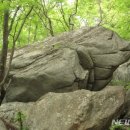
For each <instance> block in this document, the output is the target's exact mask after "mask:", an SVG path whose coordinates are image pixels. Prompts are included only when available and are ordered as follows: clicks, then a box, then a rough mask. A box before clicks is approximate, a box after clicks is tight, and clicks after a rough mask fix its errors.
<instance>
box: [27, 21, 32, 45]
mask: <svg viewBox="0 0 130 130" xmlns="http://www.w3.org/2000/svg"><path fill="white" fill-rule="evenodd" d="M30 33H31V20H30V21H29V29H28V44H29V43H30Z"/></svg>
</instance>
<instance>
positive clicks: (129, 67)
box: [113, 60, 130, 84]
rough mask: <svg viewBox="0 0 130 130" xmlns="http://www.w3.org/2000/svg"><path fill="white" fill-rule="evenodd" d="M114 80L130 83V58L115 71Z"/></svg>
mask: <svg viewBox="0 0 130 130" xmlns="http://www.w3.org/2000/svg"><path fill="white" fill-rule="evenodd" d="M113 81H120V82H124V84H125V83H126V84H127V83H128V82H129V83H130V60H129V61H128V62H126V63H124V64H122V65H120V66H119V68H118V69H117V70H116V71H115V72H114V74H113Z"/></svg>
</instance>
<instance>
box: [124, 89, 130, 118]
mask: <svg viewBox="0 0 130 130" xmlns="http://www.w3.org/2000/svg"><path fill="white" fill-rule="evenodd" d="M125 102H126V103H125V111H124V118H130V90H128V91H127V93H126V98H125Z"/></svg>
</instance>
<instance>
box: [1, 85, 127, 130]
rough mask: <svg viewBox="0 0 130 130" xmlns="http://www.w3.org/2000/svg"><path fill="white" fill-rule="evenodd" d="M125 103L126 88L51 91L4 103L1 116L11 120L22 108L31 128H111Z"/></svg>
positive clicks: (93, 129) (85, 129) (77, 129)
mask: <svg viewBox="0 0 130 130" xmlns="http://www.w3.org/2000/svg"><path fill="white" fill-rule="evenodd" d="M124 103H125V91H124V89H123V88H122V87H106V88H105V89H103V90H101V91H99V92H93V91H89V90H77V91H74V92H69V93H52V92H50V93H48V94H46V95H44V96H43V97H41V98H40V99H39V100H38V101H37V102H35V103H18V102H14V103H5V104H3V105H2V106H1V107H0V117H1V118H4V119H5V120H6V121H8V122H9V121H11V120H12V119H13V118H14V117H15V115H16V113H17V112H18V111H20V112H22V113H23V114H24V115H25V116H26V119H24V120H23V124H24V127H27V128H29V130H107V129H108V127H109V126H110V124H111V121H112V119H114V118H116V117H118V116H119V115H120V114H121V112H122V110H123V105H124ZM12 123H13V122H12Z"/></svg>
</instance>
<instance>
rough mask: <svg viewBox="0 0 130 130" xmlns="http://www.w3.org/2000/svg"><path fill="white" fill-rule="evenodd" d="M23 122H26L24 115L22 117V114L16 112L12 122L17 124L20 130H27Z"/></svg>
mask: <svg viewBox="0 0 130 130" xmlns="http://www.w3.org/2000/svg"><path fill="white" fill-rule="evenodd" d="M25 120H26V115H24V114H23V113H22V112H18V113H17V114H16V117H15V118H14V121H15V122H18V123H19V126H20V130H29V129H28V128H27V127H26V126H24V125H23V122H24V121H25Z"/></svg>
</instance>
